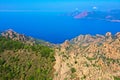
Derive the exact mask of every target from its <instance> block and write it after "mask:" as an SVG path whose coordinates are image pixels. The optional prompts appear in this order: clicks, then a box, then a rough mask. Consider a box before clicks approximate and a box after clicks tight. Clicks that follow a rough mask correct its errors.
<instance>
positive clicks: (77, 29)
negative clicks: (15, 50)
mask: <svg viewBox="0 0 120 80" xmlns="http://www.w3.org/2000/svg"><path fill="white" fill-rule="evenodd" d="M62 14H64V13H61V12H52V13H43V12H0V31H4V30H7V29H13V30H14V31H16V32H18V33H21V34H25V35H27V36H32V37H35V38H39V39H42V40H45V41H49V42H52V43H62V42H64V41H65V40H66V39H68V40H70V39H72V38H74V37H76V36H78V35H80V34H91V35H95V34H103V35H104V34H105V33H106V32H112V34H115V33H116V32H120V23H117V22H108V21H103V20H86V19H74V18H73V17H70V16H67V15H62Z"/></svg>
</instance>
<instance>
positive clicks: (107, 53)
mask: <svg viewBox="0 0 120 80" xmlns="http://www.w3.org/2000/svg"><path fill="white" fill-rule="evenodd" d="M66 47H67V48H66ZM55 58H56V63H55V66H54V69H55V72H54V80H114V78H116V77H117V78H120V75H119V74H120V32H118V33H116V34H115V35H112V33H111V32H107V33H106V34H105V35H99V34H97V35H96V36H92V35H80V36H78V37H76V38H73V39H72V40H70V41H65V42H64V43H63V44H62V46H60V47H59V49H56V50H55Z"/></svg>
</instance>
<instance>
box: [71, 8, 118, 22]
mask: <svg viewBox="0 0 120 80" xmlns="http://www.w3.org/2000/svg"><path fill="white" fill-rule="evenodd" d="M119 14H120V10H119V9H117V10H110V11H82V12H81V11H78V10H76V11H74V12H71V13H69V16H71V17H73V18H75V19H91V20H92V19H96V20H105V21H110V22H120V15H119Z"/></svg>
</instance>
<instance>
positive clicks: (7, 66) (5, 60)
mask: <svg viewBox="0 0 120 80" xmlns="http://www.w3.org/2000/svg"><path fill="white" fill-rule="evenodd" d="M54 61H55V58H54V51H53V49H51V48H49V47H46V46H42V45H37V44H34V45H30V44H25V43H22V42H20V41H14V40H11V39H6V38H4V37H1V36H0V80H52V78H53V71H54V69H53V65H54Z"/></svg>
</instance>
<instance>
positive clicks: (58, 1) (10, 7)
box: [0, 0, 120, 12]
mask: <svg viewBox="0 0 120 80" xmlns="http://www.w3.org/2000/svg"><path fill="white" fill-rule="evenodd" d="M116 8H120V0H19V1H18V0H0V11H1V12H25V11H26V12H27V11H28V12H34V11H42V12H52V11H53V12H57V11H63V12H64V11H65V12H68V11H72V10H75V9H79V10H92V9H98V10H109V9H116Z"/></svg>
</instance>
